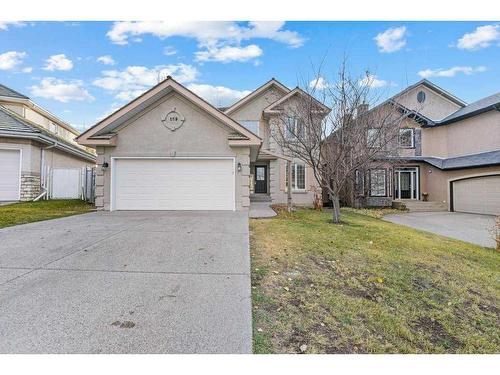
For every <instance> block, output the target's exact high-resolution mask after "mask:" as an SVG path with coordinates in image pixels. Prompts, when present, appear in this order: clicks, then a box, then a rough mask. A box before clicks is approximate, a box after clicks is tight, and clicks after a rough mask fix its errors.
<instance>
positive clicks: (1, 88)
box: [0, 83, 29, 99]
mask: <svg viewBox="0 0 500 375" xmlns="http://www.w3.org/2000/svg"><path fill="white" fill-rule="evenodd" d="M0 96H9V97H11V98H19V99H29V98H28V97H27V96H26V95H23V94H20V93H18V92H17V91H15V90H12V89H11V88H9V87H7V86H5V85H2V84H1V83H0Z"/></svg>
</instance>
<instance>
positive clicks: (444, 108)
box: [396, 85, 461, 121]
mask: <svg viewBox="0 0 500 375" xmlns="http://www.w3.org/2000/svg"><path fill="white" fill-rule="evenodd" d="M419 91H423V92H424V93H425V97H426V98H425V102H424V103H423V104H421V103H419V102H418V101H417V93H418V92H419ZM396 100H397V101H398V102H399V103H400V104H402V105H404V106H405V107H406V108H409V109H413V110H416V111H418V112H420V113H422V114H423V115H424V116H426V117H428V118H430V119H431V120H435V121H436V120H442V119H443V118H445V117H446V116H449V115H450V114H452V113H453V112H456V111H457V110H459V109H460V108H461V107H460V106H459V105H458V104H455V103H453V102H451V101H450V100H448V99H446V98H444V97H442V96H441V95H438V94H437V93H435V92H434V91H433V90H430V89H428V88H427V87H425V86H424V85H418V86H417V87H415V88H413V89H411V90H409V91H408V92H406V93H404V94H402V95H400V96H398V97H396Z"/></svg>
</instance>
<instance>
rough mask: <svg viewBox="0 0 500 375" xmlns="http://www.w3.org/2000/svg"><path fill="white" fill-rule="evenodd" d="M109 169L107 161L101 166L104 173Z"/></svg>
mask: <svg viewBox="0 0 500 375" xmlns="http://www.w3.org/2000/svg"><path fill="white" fill-rule="evenodd" d="M108 167H109V164H108V162H107V161H105V162H104V163H102V165H101V170H102V171H103V172H105V171H106V169H108Z"/></svg>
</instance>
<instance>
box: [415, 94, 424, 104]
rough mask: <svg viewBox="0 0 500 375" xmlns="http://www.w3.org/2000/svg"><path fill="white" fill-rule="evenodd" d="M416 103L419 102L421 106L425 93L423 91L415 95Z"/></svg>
mask: <svg viewBox="0 0 500 375" xmlns="http://www.w3.org/2000/svg"><path fill="white" fill-rule="evenodd" d="M417 102H419V103H420V104H422V103H423V102H425V92H423V91H419V92H418V94H417Z"/></svg>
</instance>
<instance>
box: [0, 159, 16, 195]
mask: <svg viewBox="0 0 500 375" xmlns="http://www.w3.org/2000/svg"><path fill="white" fill-rule="evenodd" d="M20 162H21V151H19V150H0V201H17V200H19V182H20V181H19V178H20V174H21V170H20V169H21V165H20Z"/></svg>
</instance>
